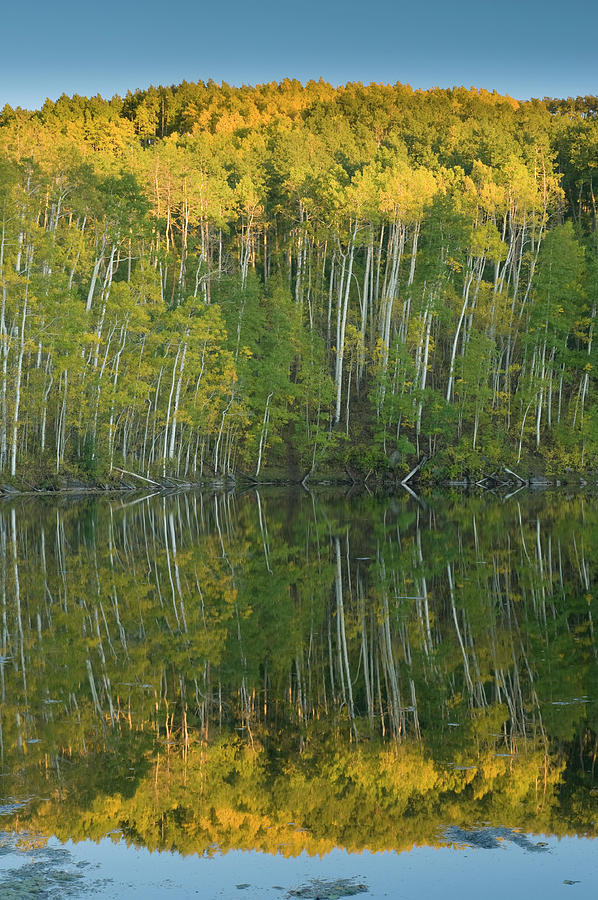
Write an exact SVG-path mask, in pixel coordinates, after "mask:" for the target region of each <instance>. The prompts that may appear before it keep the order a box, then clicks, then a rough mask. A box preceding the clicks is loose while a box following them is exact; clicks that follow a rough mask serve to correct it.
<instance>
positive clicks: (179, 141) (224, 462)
mask: <svg viewBox="0 0 598 900" xmlns="http://www.w3.org/2000/svg"><path fill="white" fill-rule="evenodd" d="M597 162H598V120H597V117H596V98H592V97H586V98H577V100H569V101H565V100H562V101H561V100H558V101H557V100H550V99H545V100H542V101H540V100H532V101H528V102H518V101H516V100H513V99H512V98H509V97H501V96H499V95H497V94H494V93H489V92H486V91H476V90H473V89H472V90H466V89H464V88H456V89H452V90H440V89H434V90H431V91H413V90H411V88H409V87H408V86H404V85H400V84H397V85H393V86H388V85H369V86H363V85H361V84H348V85H346V86H343V87H339V88H332V87H331V86H330V85H328V84H325V83H324V82H310V83H308V84H307V85H305V86H303V85H301V84H300V83H298V82H295V81H290V80H287V81H284V82H282V83H280V84H274V83H273V84H265V85H260V86H257V87H254V88H249V87H243V88H232V87H229V86H227V85H225V84H223V85H216V84H213V83H211V82H209V83H207V84H203V83H199V84H190V83H183V84H181V85H178V86H176V87H172V88H150V89H148V90H146V91H138V92H136V93H134V94H129V95H127V97H125V98H124V99H122V98H119V97H115V98H112V100H109V101H106V100H103V99H102V98H100V97H95V98H83V97H77V96H75V97H72V98H69V97H61V98H60V99H59V100H57V101H56V102H55V103H54V102H51V101H47V102H46V103H45V104H44V105H43V107H42V108H41V109H40V110H36V111H27V110H22V109H11V108H9V107H5V108H4V109H3V110H2V113H1V115H0V221H1V225H0V228H1V233H0V285H1V291H2V297H1V300H0V369H1V374H0V408H1V415H0V471H1V472H2V473H4V476H5V477H6V478H13V479H15V478H21V479H24V480H25V482H27V479H29V482H30V483H31V484H34V485H36V486H39V485H40V484H41V485H43V484H47V485H48V486H51V485H55V484H56V483H57V482H56V478H57V476H60V475H65V474H66V475H79V476H83V477H85V478H87V479H89V478H93V479H98V480H102V479H103V480H107V479H110V477H114V475H115V474H116V473H118V472H120V470H122V469H125V470H127V471H132V472H134V473H135V474H136V475H138V476H142V477H143V478H145V479H149V480H150V481H159V480H160V479H163V478H167V477H173V478H178V479H184V480H189V481H195V480H199V479H202V478H213V477H225V476H227V475H231V474H234V473H244V474H246V475H249V476H250V477H252V478H255V479H258V480H259V479H260V478H261V477H263V473H264V471H266V472H269V473H272V472H279V473H280V472H291V473H295V474H298V475H299V476H300V477H302V478H303V477H305V476H307V475H310V474H312V473H314V472H316V471H318V470H320V471H322V470H324V471H325V470H334V471H341V472H342V471H343V470H344V469H345V468H348V469H349V471H350V472H355V473H361V474H362V475H365V474H366V473H368V472H376V473H380V472H385V471H389V470H395V471H397V472H399V473H403V474H404V473H405V472H407V471H408V470H409V469H410V468H411V466H412V465H413V463H414V462H415V461H417V460H418V459H421V458H422V457H423V456H424V455H425V456H427V457H431V458H432V463H431V464H429V471H430V475H431V477H455V476H457V475H462V474H468V475H472V476H476V477H479V475H480V474H481V473H486V472H489V471H491V470H495V469H496V468H497V467H499V466H500V465H504V464H507V465H510V466H512V465H519V466H521V467H522V469H523V470H525V471H542V472H548V473H550V472H553V473H554V472H558V473H563V472H565V471H566V470H574V471H578V472H582V471H587V470H592V468H593V467H595V465H596V458H597V453H598V417H597V416H598V408H597V406H596V399H595V390H594V388H595V372H596V358H595V357H596V341H595V340H594V327H595V317H596V302H597V299H598V262H597V256H596V240H597V238H596V235H597V230H596V226H597V219H596V201H595V188H594V184H593V181H594V178H595V171H596V165H597Z"/></svg>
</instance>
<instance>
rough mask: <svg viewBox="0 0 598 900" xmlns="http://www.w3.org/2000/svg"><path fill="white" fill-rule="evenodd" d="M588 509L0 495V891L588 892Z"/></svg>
mask: <svg viewBox="0 0 598 900" xmlns="http://www.w3.org/2000/svg"><path fill="white" fill-rule="evenodd" d="M597 584H598V505H597V503H596V499H595V497H594V496H593V495H592V494H590V493H583V492H581V493H580V492H578V493H573V492H567V491H566V490H565V489H555V490H550V491H544V492H532V491H526V490H523V491H519V492H518V493H517V494H515V495H511V496H508V495H507V496H499V495H495V494H485V495H483V496H480V495H475V496H474V495H469V496H467V495H465V494H458V493H444V494H437V495H431V496H430V497H426V498H425V500H423V499H418V498H414V497H411V496H409V495H407V494H405V495H400V496H396V497H375V496H371V495H368V494H363V493H355V492H352V493H351V492H349V493H345V492H342V491H340V490H336V489H332V488H326V487H318V488H314V489H313V491H310V492H308V491H306V490H282V489H275V488H267V487H264V488H263V489H260V491H259V492H258V491H256V490H251V491H247V492H245V493H242V492H231V493H209V492H206V493H193V492H189V493H178V494H172V495H168V496H165V495H161V494H160V495H154V496H142V495H118V496H112V497H108V496H83V497H79V498H74V497H68V496H65V495H62V496H53V497H44V498H40V497H35V498H34V497H17V498H14V499H11V500H4V501H3V502H2V505H0V603H1V606H2V611H1V616H2V622H1V629H2V631H1V645H0V693H1V707H0V762H1V767H0V823H1V825H2V831H1V832H0V896H2V898H8V900H12V898H15V900H16V898H29V897H32V898H33V897H49V898H62V897H85V896H94V897H114V898H117V897H118V898H121V897H126V898H129V897H131V898H134V897H143V898H144V900H149V898H154V897H156V898H158V897H193V896H201V897H223V898H228V897H238V898H241V900H243V898H247V900H249V898H251V900H254V898H262V897H264V898H274V897H278V898H292V897H303V898H311V900H316V898H319V900H337V898H341V897H347V896H357V895H359V896H361V895H363V897H364V898H367V897H372V896H373V897H399V896H400V897H405V898H409V897H418V898H420V897H425V898H436V897H443V898H447V897H448V898H451V897H455V898H457V897H458V898H460V900H463V898H469V897H478V896H479V894H480V892H483V896H484V900H490V898H494V897H496V898H498V897H500V898H501V900H504V895H505V891H509V892H510V894H511V895H512V896H515V897H517V896H522V897H523V896H527V895H532V896H533V895H535V894H536V893H539V894H541V895H542V896H543V897H563V896H564V897H567V896H574V897H578V898H579V897H593V896H595V884H596V879H597V877H598V842H597V840H596V835H597V831H598V827H597V819H598V771H597V768H598V767H597V766H596V761H597V757H598V642H597V636H596V634H595V622H597V620H598V591H597Z"/></svg>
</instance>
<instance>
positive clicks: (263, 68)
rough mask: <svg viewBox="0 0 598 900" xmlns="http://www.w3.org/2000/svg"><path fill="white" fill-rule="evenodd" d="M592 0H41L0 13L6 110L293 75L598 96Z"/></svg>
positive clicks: (596, 16)
mask: <svg viewBox="0 0 598 900" xmlns="http://www.w3.org/2000/svg"><path fill="white" fill-rule="evenodd" d="M597 33H598V2H593V0H569V2H568V3H562V2H558V3H557V2H556V0H527V2H526V0H519V2H515V0H505V2H499V3H489V2H487V0H486V2H481V0H480V2H473V0H453V2H449V0H444V2H440V0H428V2H426V3H423V2H421V0H410V2H405V0H394V2H393V0H377V2H372V0H359V2H356V0H345V2H341V0H300V2H295V3H289V2H286V0H278V2H275V0H253V2H249V0H245V2H240V0H210V2H206V0H194V2H191V0H171V2H170V3H169V2H164V0H162V2H161V3H158V2H157V0H146V2H143V3H141V2H139V0H121V2H116V0H104V2H102V3H91V2H89V0H87V2H86V0H79V2H75V0H56V2H54V3H52V2H50V0H45V2H41V0H30V2H29V3H27V4H26V5H25V4H16V3H11V4H10V5H7V6H6V7H5V9H4V10H3V12H2V17H1V19H0V107H1V106H2V105H3V104H4V103H10V104H11V105H12V106H17V105H20V106H28V107H36V106H39V105H40V104H41V103H43V101H44V99H45V98H46V97H50V98H52V99H55V98H56V97H58V96H59V95H60V94H61V93H63V92H64V93H67V94H73V93H79V94H85V95H91V94H97V93H100V94H102V95H103V96H112V95H113V94H115V93H118V94H121V95H122V94H124V93H126V91H127V90H129V89H131V90H135V88H138V87H146V86H147V85H149V84H176V83H178V82H180V81H182V80H183V79H187V80H188V81H197V80H207V79H208V78H213V79H214V80H215V81H227V82H228V83H229V84H256V83H258V82H262V81H273V80H280V79H282V78H284V77H285V76H288V77H291V78H298V79H299V80H301V81H306V80H308V79H310V78H315V79H317V78H320V77H322V78H324V79H325V80H326V81H330V82H332V83H333V84H340V83H343V82H346V81H363V82H370V81H379V82H395V81H401V82H403V83H407V84H411V85H412V87H414V88H427V87H433V86H435V85H439V86H441V87H450V86H452V85H459V84H464V85H465V86H467V87H469V86H471V85H474V86H476V87H483V88H487V89H489V90H497V91H499V92H500V93H508V94H510V95H511V96H514V97H517V98H520V99H525V98H527V97H530V96H534V97H542V96H545V95H548V96H571V95H573V96H576V95H578V94H598V53H597V52H596V49H595V40H596V34H597Z"/></svg>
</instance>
